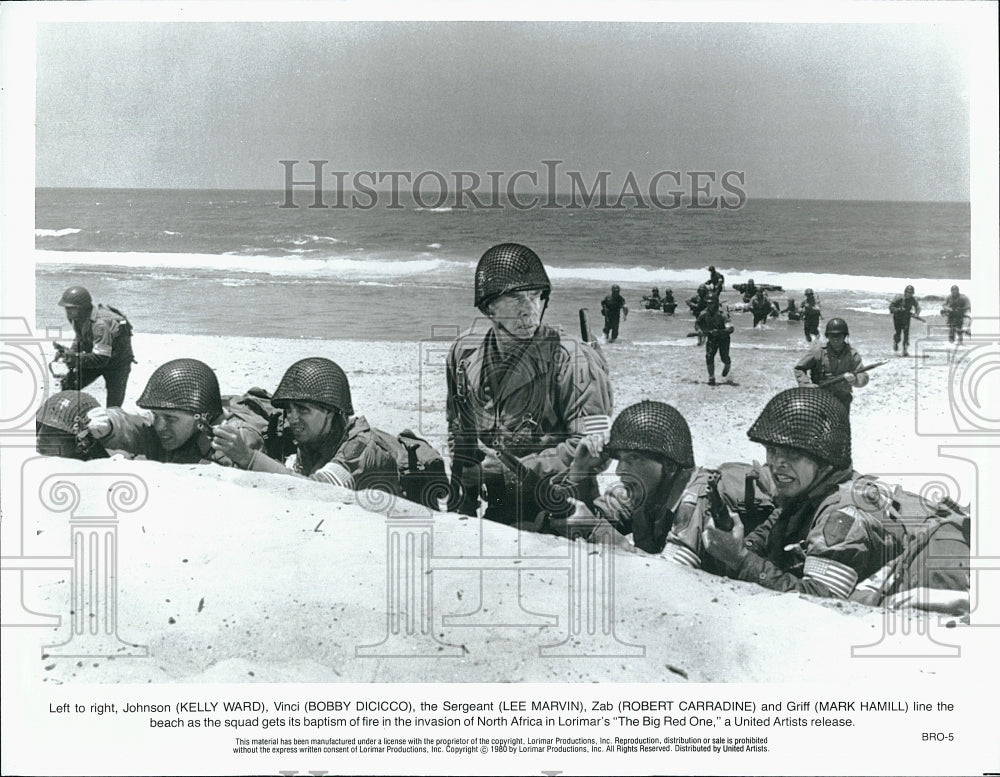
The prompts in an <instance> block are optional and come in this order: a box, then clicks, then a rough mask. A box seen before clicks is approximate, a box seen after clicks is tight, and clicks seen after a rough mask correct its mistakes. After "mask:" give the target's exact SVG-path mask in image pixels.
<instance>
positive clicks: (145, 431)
mask: <svg viewBox="0 0 1000 777" xmlns="http://www.w3.org/2000/svg"><path fill="white" fill-rule="evenodd" d="M136 404H137V405H138V406H139V407H141V408H143V409H144V410H148V411H150V415H151V416H152V418H150V417H149V415H136V414H133V413H126V412H125V411H124V410H122V409H121V408H107V409H105V408H101V407H98V408H95V409H93V410H91V411H90V412H89V413H88V414H87V430H88V431H89V432H90V434H91V435H93V436H94V438H95V439H97V440H98V441H99V442H100V443H101V444H102V445H104V446H105V447H106V448H114V449H118V450H123V451H126V452H127V453H133V454H135V455H137V456H145V457H146V458H147V459H150V460H152V461H162V462H166V463H168V464H208V463H214V464H222V465H223V466H227V467H231V466H233V463H234V462H233V461H232V459H229V458H228V457H226V456H225V455H224V454H223V453H222V452H221V451H220V450H219V448H218V447H217V446H216V445H214V444H213V438H214V435H217V434H220V433H223V432H225V431H226V430H227V429H232V430H233V432H234V433H236V434H239V435H240V437H241V438H242V440H243V443H244V445H245V446H246V447H247V448H249V449H251V450H258V449H260V448H262V447H263V445H264V440H263V438H262V437H261V435H260V433H259V432H257V430H255V429H254V428H253V427H252V426H250V425H249V424H246V423H245V422H243V421H241V420H240V419H238V418H236V417H234V416H232V415H231V414H228V413H225V412H224V411H223V409H222V397H221V395H220V394H219V381H218V379H217V378H216V377H215V373H214V372H213V371H212V368H211V367H209V366H208V365H207V364H205V363H204V362H200V361H198V360H197V359H174V360H173V361H169V362H167V363H166V364H163V365H161V366H159V367H157V368H156V369H155V370H154V371H153V374H152V375H151V376H150V378H149V382H148V383H147V384H146V388H145V389H143V392H142V395H141V396H140V397H139V401H138V402H136Z"/></svg>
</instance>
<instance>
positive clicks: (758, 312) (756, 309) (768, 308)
mask: <svg viewBox="0 0 1000 777" xmlns="http://www.w3.org/2000/svg"><path fill="white" fill-rule="evenodd" d="M750 310H751V312H753V325H754V328H756V327H757V324H763V323H765V322H766V321H767V317H768V316H770V315H771V314H772V313H773V312H774V306H773V305H772V304H771V300H770V299H769V298H768V296H767V292H765V291H764V290H763V289H757V294H756V295H755V296H754V298H753V300H752V301H751V302H750Z"/></svg>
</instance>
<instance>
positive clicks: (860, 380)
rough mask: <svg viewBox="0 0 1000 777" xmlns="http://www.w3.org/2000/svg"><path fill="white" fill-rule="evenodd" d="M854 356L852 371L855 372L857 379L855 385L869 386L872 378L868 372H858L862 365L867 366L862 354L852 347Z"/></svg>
mask: <svg viewBox="0 0 1000 777" xmlns="http://www.w3.org/2000/svg"><path fill="white" fill-rule="evenodd" d="M852 357H853V358H852V362H853V363H852V364H851V372H853V373H854V380H855V381H856V383H855V385H856V386H858V388H860V387H862V386H867V385H868V381H869V380H870V379H871V378H870V377H869V375H868V373H867V372H858V370H860V369H861V368H862V367H864V366H865V365H864V362H863V361H862V359H861V355H860V354H859V353H858V352H857V351H854V350H853V349H852Z"/></svg>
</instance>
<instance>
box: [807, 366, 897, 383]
mask: <svg viewBox="0 0 1000 777" xmlns="http://www.w3.org/2000/svg"><path fill="white" fill-rule="evenodd" d="M885 363H886V362H884V361H881V362H875V363H874V364H869V365H868V366H867V367H862V368H861V369H860V370H858V371H857V372H852V373H851V375H860V374H861V373H862V372H868V370H874V369H875V368H876V367H881V366H882V365H883V364H885ZM843 379H844V376H843V375H834V376H833V377H832V378H827V379H826V380H824V381H823V382H822V383H818V384H817V385H818V386H820V388H822V387H823V386H829V385H830V384H831V383H836V382H837V381H838V380H843Z"/></svg>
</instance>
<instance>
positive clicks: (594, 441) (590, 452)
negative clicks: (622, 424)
mask: <svg viewBox="0 0 1000 777" xmlns="http://www.w3.org/2000/svg"><path fill="white" fill-rule="evenodd" d="M605 442H607V438H606V436H605V435H604V434H603V433H598V434H588V435H587V436H586V437H583V438H582V439H581V440H580V443H579V444H578V445H577V446H576V452H575V453H574V454H573V463H572V464H570V472H572V473H574V474H576V475H595V474H597V473H598V472H601V471H602V470H603V469H604V468H605V467H606V466H608V462H609V461H610V460H611V457H610V456H608V454H607V453H605V451H604V444H605Z"/></svg>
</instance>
